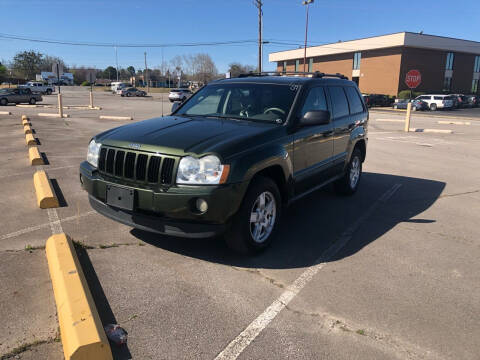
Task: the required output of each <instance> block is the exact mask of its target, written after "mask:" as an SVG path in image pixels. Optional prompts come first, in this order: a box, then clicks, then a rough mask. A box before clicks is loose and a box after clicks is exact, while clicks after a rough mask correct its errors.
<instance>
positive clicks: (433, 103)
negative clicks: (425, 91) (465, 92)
mask: <svg viewBox="0 0 480 360" xmlns="http://www.w3.org/2000/svg"><path fill="white" fill-rule="evenodd" d="M415 100H422V101H425V102H426V103H427V104H428V108H429V109H430V110H432V111H435V110H437V109H452V108H453V104H454V99H453V97H451V96H449V95H442V94H438V95H420V96H417V97H416V98H415Z"/></svg>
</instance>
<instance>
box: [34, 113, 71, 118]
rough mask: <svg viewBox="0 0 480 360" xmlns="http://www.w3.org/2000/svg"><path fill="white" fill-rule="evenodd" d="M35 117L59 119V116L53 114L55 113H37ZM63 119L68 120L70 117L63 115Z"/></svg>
mask: <svg viewBox="0 0 480 360" xmlns="http://www.w3.org/2000/svg"><path fill="white" fill-rule="evenodd" d="M37 115H38V116H42V117H60V114H55V113H38V114H37ZM63 117H64V118H69V117H70V115H69V114H63Z"/></svg>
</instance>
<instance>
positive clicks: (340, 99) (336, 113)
mask: <svg viewBox="0 0 480 360" xmlns="http://www.w3.org/2000/svg"><path fill="white" fill-rule="evenodd" d="M329 91H330V97H331V99H332V104H333V118H334V119H338V118H340V117H342V116H347V115H348V113H349V110H348V101H347V97H346V96H345V92H344V91H343V89H342V88H341V87H340V86H332V87H330V88H329Z"/></svg>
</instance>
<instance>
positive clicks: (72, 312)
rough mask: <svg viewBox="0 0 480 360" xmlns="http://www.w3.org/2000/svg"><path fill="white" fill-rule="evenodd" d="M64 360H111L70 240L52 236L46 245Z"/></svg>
mask: <svg viewBox="0 0 480 360" xmlns="http://www.w3.org/2000/svg"><path fill="white" fill-rule="evenodd" d="M45 251H46V255H47V262H48V269H49V271H50V278H51V279H52V285H53V293H54V295H55V303H56V305H57V313H58V323H59V325H60V334H61V339H62V345H63V353H64V355H65V359H66V360H87V359H95V360H111V359H112V352H111V350H110V345H109V343H108V340H107V337H106V335H105V332H104V330H103V327H102V323H101V321H100V316H99V315H98V311H97V309H96V308H95V303H94V301H93V298H92V294H91V293H90V290H89V288H88V284H87V280H86V279H85V275H84V274H83V270H82V267H81V266H80V262H79V261H78V257H77V254H76V252H75V248H74V245H73V242H72V239H70V237H68V236H67V235H65V234H63V233H62V234H55V235H52V236H51V237H50V238H49V239H48V240H47V244H46V246H45Z"/></svg>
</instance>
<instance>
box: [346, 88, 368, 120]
mask: <svg viewBox="0 0 480 360" xmlns="http://www.w3.org/2000/svg"><path fill="white" fill-rule="evenodd" d="M345 92H346V93H347V98H348V103H349V104H350V114H358V113H361V112H363V111H364V109H363V104H362V100H360V97H359V95H358V93H357V91H356V90H355V89H354V88H353V87H346V88H345Z"/></svg>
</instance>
